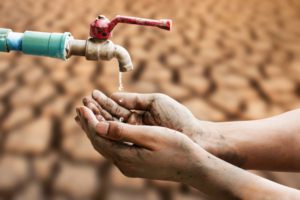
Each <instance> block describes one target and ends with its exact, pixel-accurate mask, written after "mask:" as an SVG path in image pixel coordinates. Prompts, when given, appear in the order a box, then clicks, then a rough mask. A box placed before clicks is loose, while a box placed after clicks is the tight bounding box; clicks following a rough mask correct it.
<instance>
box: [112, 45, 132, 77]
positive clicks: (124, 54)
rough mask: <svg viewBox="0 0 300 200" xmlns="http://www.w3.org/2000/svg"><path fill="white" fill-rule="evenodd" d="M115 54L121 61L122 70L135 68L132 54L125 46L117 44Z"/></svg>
mask: <svg viewBox="0 0 300 200" xmlns="http://www.w3.org/2000/svg"><path fill="white" fill-rule="evenodd" d="M114 56H115V57H116V58H117V59H118V61H119V71H120V72H128V71H132V70H133V64H132V61H131V58H130V55H129V53H128V51H127V50H126V49H125V48H124V47H122V46H120V45H115V49H114Z"/></svg>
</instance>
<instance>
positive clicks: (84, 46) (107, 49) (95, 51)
mask: <svg viewBox="0 0 300 200" xmlns="http://www.w3.org/2000/svg"><path fill="white" fill-rule="evenodd" d="M68 49H69V50H68V57H70V56H72V55H77V56H85V57H86V59H87V60H111V59H112V58H114V57H115V58H116V59H117V60H118V62H119V71H120V72H128V71H131V70H133V64H132V61H131V58H130V55H129V53H128V51H127V50H126V49H125V48H124V47H122V46H119V45H115V44H114V43H113V42H112V41H110V40H99V39H95V38H89V39H88V40H75V39H73V40H70V41H69V48H68Z"/></svg>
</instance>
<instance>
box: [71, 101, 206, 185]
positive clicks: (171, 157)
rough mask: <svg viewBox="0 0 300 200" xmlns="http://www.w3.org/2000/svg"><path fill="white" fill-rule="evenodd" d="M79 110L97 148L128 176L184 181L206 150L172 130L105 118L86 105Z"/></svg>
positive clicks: (80, 117) (78, 113) (87, 131)
mask: <svg viewBox="0 0 300 200" xmlns="http://www.w3.org/2000/svg"><path fill="white" fill-rule="evenodd" d="M76 110H77V117H76V118H75V119H76V121H77V123H78V124H79V125H80V126H81V127H82V129H83V130H84V131H85V132H86V134H87V135H88V137H89V139H90V140H91V142H92V144H93V146H94V148H95V149H96V150H97V151H98V152H99V153H101V154H102V155H103V156H105V157H106V158H107V159H110V160H111V161H113V162H114V164H115V165H116V166H117V167H118V168H119V169H120V170H121V171H122V172H123V173H124V174H125V175H126V176H129V177H142V178H149V179H161V180H172V181H181V182H182V181H184V179H185V178H187V177H189V176H190V175H188V173H190V172H192V171H193V170H192V167H193V163H195V159H196V155H199V153H200V152H201V151H204V150H203V149H201V148H200V147H199V146H198V145H196V144H195V143H194V142H193V141H192V140H191V139H189V138H188V137H187V136H185V135H184V134H181V133H180V132H177V131H175V130H172V129H168V128H164V127H159V126H146V125H131V124H126V123H121V122H117V121H105V119H104V118H102V115H98V117H96V115H94V113H93V112H92V111H91V110H90V109H89V108H87V107H85V106H81V107H79V108H77V109H76ZM124 117H125V116H124ZM125 142H126V143H125ZM196 149H197V150H196ZM199 149H201V150H200V151H199Z"/></svg>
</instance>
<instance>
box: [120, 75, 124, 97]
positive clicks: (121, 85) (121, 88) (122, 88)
mask: <svg viewBox="0 0 300 200" xmlns="http://www.w3.org/2000/svg"><path fill="white" fill-rule="evenodd" d="M123 90H124V87H123V82H122V72H119V91H120V92H122V91H123Z"/></svg>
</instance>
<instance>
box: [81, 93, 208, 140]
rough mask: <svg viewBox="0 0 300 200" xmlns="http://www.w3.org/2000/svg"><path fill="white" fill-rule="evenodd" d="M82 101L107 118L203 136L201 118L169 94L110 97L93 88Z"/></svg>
mask: <svg viewBox="0 0 300 200" xmlns="http://www.w3.org/2000/svg"><path fill="white" fill-rule="evenodd" d="M83 104H84V105H85V106H87V107H88V108H90V109H91V110H92V111H93V112H94V114H95V115H96V117H98V116H99V115H102V116H103V117H104V118H105V119H106V120H115V121H118V120H121V121H124V122H126V123H129V124H138V125H154V126H162V127H166V128H170V129H173V130H176V131H179V132H182V133H184V134H186V135H187V136H189V137H190V138H191V139H192V140H194V141H195V140H196V139H197V138H198V137H199V135H202V129H201V127H200V126H199V124H198V120H197V119H196V118H195V117H194V116H193V114H192V113H191V112H190V111H189V110H188V109H187V108H186V107H185V106H183V105H182V104H180V103H178V102H177V101H175V100H174V99H172V98H170V97H169V96H167V95H164V94H159V93H153V94H138V93H114V94H112V95H111V97H107V96H106V95H105V94H104V93H102V92H100V91H98V90H94V91H93V93H92V97H85V98H84V99H83Z"/></svg>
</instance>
